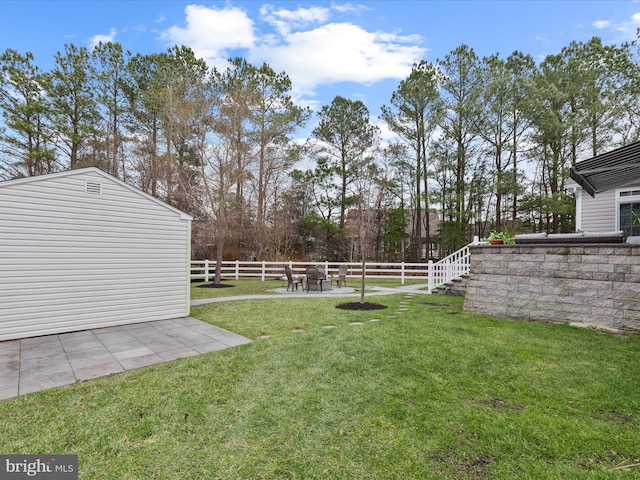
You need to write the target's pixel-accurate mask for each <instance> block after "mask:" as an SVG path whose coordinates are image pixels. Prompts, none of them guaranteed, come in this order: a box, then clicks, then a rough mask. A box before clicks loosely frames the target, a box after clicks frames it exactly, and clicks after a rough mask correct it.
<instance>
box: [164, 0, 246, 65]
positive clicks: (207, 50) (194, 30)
mask: <svg viewBox="0 0 640 480" xmlns="http://www.w3.org/2000/svg"><path fill="white" fill-rule="evenodd" d="M185 15H186V20H185V22H186V25H185V26H184V27H179V26H173V27H170V28H169V29H168V30H166V31H165V32H164V33H163V34H162V38H163V40H165V41H167V42H169V43H172V44H179V45H186V46H188V47H190V48H191V49H192V50H193V51H194V53H195V54H196V56H197V57H201V58H204V59H205V60H206V61H207V62H208V63H209V64H211V65H214V66H216V67H220V66H221V65H223V64H224V65H226V60H227V58H228V57H229V54H228V52H229V50H233V49H237V48H245V49H248V48H251V47H252V46H253V44H254V42H255V36H254V24H253V20H251V19H250V18H249V17H248V16H247V14H246V12H245V11H244V10H242V9H240V8H236V7H225V8H221V9H217V8H215V7H211V8H208V7H204V6H202V5H188V6H187V7H186V8H185Z"/></svg>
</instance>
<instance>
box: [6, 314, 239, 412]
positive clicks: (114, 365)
mask: <svg viewBox="0 0 640 480" xmlns="http://www.w3.org/2000/svg"><path fill="white" fill-rule="evenodd" d="M249 342H250V340H249V339H248V338H245V337H243V336H241V335H237V334H235V333H232V332H229V331H227V330H224V329H222V328H220V327H216V326H214V325H211V324H208V323H206V322H202V321H200V320H197V319H195V318H191V317H185V318H178V319H175V320H159V321H155V322H143V323H135V324H130V325H120V326H115V327H107V328H100V329H94V330H85V331H81V332H70V333H61V334H58V335H46V336H42V337H35V338H25V339H22V340H7V341H4V342H0V400H3V399H8V398H13V397H17V396H20V395H24V394H27V393H31V392H37V391H40V390H45V389H48V388H54V387H59V386H62V385H69V384H72V383H75V382H77V381H82V380H89V379H92V378H97V377H102V376H106V375H111V374H114V373H120V372H124V371H125V370H131V369H135V368H142V367H147V366H150V365H155V364H158V363H163V362H168V361H171V360H176V359H178V358H185V357H190V356H194V355H200V354H203V353H209V352H214V351H216V350H222V349H224V348H229V347H235V346H238V345H243V344H245V343H249Z"/></svg>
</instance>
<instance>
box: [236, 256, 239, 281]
mask: <svg viewBox="0 0 640 480" xmlns="http://www.w3.org/2000/svg"><path fill="white" fill-rule="evenodd" d="M239 278H240V260H236V280H238V279H239Z"/></svg>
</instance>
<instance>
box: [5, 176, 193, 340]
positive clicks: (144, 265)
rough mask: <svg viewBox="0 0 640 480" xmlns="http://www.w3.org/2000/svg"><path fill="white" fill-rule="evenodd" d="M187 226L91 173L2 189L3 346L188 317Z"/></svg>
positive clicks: (164, 208)
mask: <svg viewBox="0 0 640 480" xmlns="http://www.w3.org/2000/svg"><path fill="white" fill-rule="evenodd" d="M87 181H89V182H91V183H92V184H96V183H97V184H100V185H101V192H99V191H97V190H95V189H94V188H90V189H89V190H88V191H85V186H86V182H87ZM91 186H92V187H95V185H91ZM97 193H99V194H97ZM190 228H191V226H190V217H188V216H187V215H184V214H181V212H179V211H177V210H176V209H173V208H172V207H169V206H168V205H164V204H162V203H161V202H159V201H157V200H155V199H152V198H151V197H149V196H147V195H146V194H144V193H142V192H140V191H138V190H136V189H133V188H131V187H129V186H127V185H125V184H123V183H122V182H120V181H119V180H117V179H115V178H113V177H110V176H108V175H106V174H104V173H102V172H100V171H99V170H97V169H93V168H92V169H85V170H78V171H74V172H65V174H58V175H52V176H43V177H36V178H33V179H28V180H26V181H12V182H7V183H6V184H5V185H3V184H0V340H6V339H10V338H21V337H27V336H36V335H45V334H51V333H59V332H64V331H73V330H82V329H87V328H96V327H103V326H110V325H119V324H125V323H132V322H141V321H149V320H161V319H167V318H176V317H181V316H185V315H188V314H189V268H188V265H189V254H190V252H189V250H190V245H189V243H190Z"/></svg>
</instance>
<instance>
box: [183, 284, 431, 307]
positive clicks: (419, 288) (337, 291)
mask: <svg viewBox="0 0 640 480" xmlns="http://www.w3.org/2000/svg"><path fill="white" fill-rule="evenodd" d="M427 287H428V285H427V284H419V285H403V286H401V287H367V291H366V292H365V294H364V295H365V297H370V296H372V295H395V294H397V293H408V292H411V293H420V294H424V295H430V293H429V292H428V291H427V290H424V289H425V288H427ZM272 291H273V292H274V293H278V294H281V295H273V294H270V293H265V294H259V295H233V296H228V297H216V298H201V299H198V300H191V306H192V307H197V306H199V305H207V304H209V303H220V302H231V301H234V300H269V299H274V298H283V297H284V298H322V297H333V298H343V297H344V298H349V297H359V296H360V292H357V291H356V289H355V288H353V287H341V288H336V287H334V288H331V289H329V290H324V291H322V292H305V291H301V290H298V291H295V290H294V291H287V289H286V288H285V287H281V288H275V289H273V290H272Z"/></svg>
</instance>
